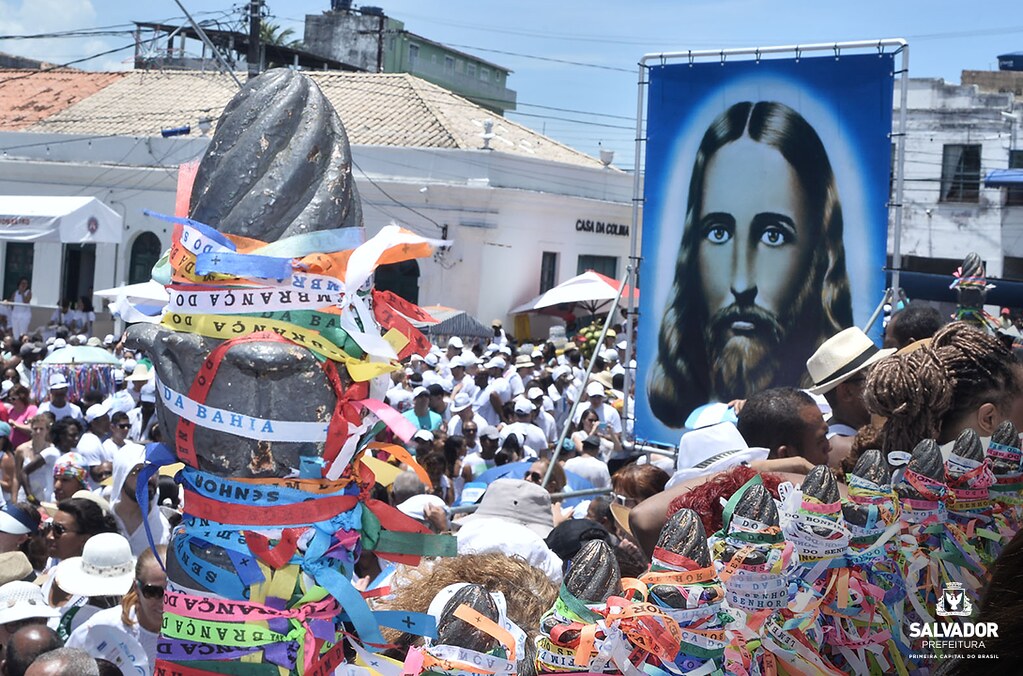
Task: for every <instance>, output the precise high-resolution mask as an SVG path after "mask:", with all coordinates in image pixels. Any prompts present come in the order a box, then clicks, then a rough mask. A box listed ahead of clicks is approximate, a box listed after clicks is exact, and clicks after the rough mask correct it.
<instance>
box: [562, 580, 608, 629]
mask: <svg viewBox="0 0 1023 676" xmlns="http://www.w3.org/2000/svg"><path fill="white" fill-rule="evenodd" d="M557 605H560V606H561V607H560V608H558V612H559V613H560V614H562V615H564V616H565V617H567V618H569V619H572V620H576V621H578V622H582V623H583V624H594V623H595V622H597V621H598V620H600V619H601V617H600V615H598V614H597V613H595V612H593V611H592V610H590V609H589V608H587V607H586V604H585V603H583V602H582V601H581V600H579V599H578V598H576V597H575V595H574V594H572V592H570V591H568V587H566V586H565V583H564V582H562V583H561V590H560V591H558V602H557Z"/></svg>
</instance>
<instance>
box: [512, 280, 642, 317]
mask: <svg viewBox="0 0 1023 676" xmlns="http://www.w3.org/2000/svg"><path fill="white" fill-rule="evenodd" d="M622 284H623V282H619V281H618V280H615V279H611V278H610V277H607V276H605V275H602V274H600V273H599V272H594V271H593V270H587V271H586V272H584V273H582V274H581V275H576V276H575V277H573V278H572V279H569V280H567V281H564V282H562V283H561V284H558V285H557V286H555V287H554V288H552V289H549V290H547V291H545V292H544V293H542V294H540V295H539V296H537V297H536V298H534V299H533V300H531V301H529V302H528V303H523V304H522V305H519V306H518V307H516V308H515V309H513V310H512V311H511V314H513V315H514V314H519V313H522V312H530V311H532V310H541V309H543V308H545V307H551V306H553V305H561V304H563V303H581V304H584V305H587V306H589V307H591V308H594V309H595V308H596V307H597V306H598V305H600V304H602V303H605V302H608V301H612V300H614V299H615V298H616V297H617V296H618V289H620V288H621V285H622ZM629 291H630V290H629V289H626V290H625V293H626V294H628V293H629ZM631 292H632V294H633V299H634V300H638V299H639V290H638V289H632V290H631Z"/></svg>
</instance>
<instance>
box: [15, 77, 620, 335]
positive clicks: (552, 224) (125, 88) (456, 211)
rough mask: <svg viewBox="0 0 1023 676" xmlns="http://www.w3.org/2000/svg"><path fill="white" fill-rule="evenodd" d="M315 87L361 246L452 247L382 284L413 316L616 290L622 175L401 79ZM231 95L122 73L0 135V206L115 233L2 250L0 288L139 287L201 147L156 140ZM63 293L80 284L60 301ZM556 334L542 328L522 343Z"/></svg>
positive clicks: (484, 310) (225, 89)
mask: <svg viewBox="0 0 1023 676" xmlns="http://www.w3.org/2000/svg"><path fill="white" fill-rule="evenodd" d="M312 76H313V77H314V79H316V81H317V83H318V84H319V85H320V87H321V89H322V90H323V91H324V93H325V94H326V95H327V97H328V98H330V99H331V101H332V102H333V103H334V104H335V106H336V107H337V109H338V111H339V113H340V115H341V118H342V120H343V121H344V123H345V125H346V128H347V130H348V134H349V138H350V139H351V141H352V157H353V164H354V167H353V173H354V177H355V181H356V184H357V185H358V188H359V192H360V195H361V198H362V203H363V213H364V219H365V226H366V230H367V236H372V235H373V234H374V233H375V232H377V231H379V229H380V228H382V227H383V226H384V225H386V224H389V223H392V222H395V223H398V224H400V225H402V226H404V227H408V228H410V229H412V230H414V231H416V232H419V233H421V234H423V235H425V236H429V237H433V238H445V239H450V240H451V241H452V242H453V243H452V245H451V247H450V248H447V249H444V250H442V251H439V252H438V253H437V254H436V255H435V256H434V257H433V258H431V259H428V260H420V261H417V263H416V264H415V265H413V266H405V267H404V268H403V269H401V270H396V271H395V270H391V271H386V272H385V273H384V274H385V275H390V279H389V280H388V282H387V283H391V284H394V283H397V284H404V285H405V288H406V289H409V291H410V293H409V294H408V295H410V296H412V298H413V300H415V301H416V302H418V303H420V304H421V305H435V304H439V305H445V306H449V307H455V308H458V309H462V310H466V311H467V312H469V313H470V314H473V315H475V316H477V317H478V318H480V319H481V320H482V321H484V322H487V321H489V320H490V319H493V318H501V319H503V320H505V321H507V320H508V311H509V310H510V309H511V308H513V307H515V306H516V305H519V304H521V303H523V302H525V301H527V300H529V299H530V298H532V297H534V296H536V295H538V294H539V293H540V292H541V290H543V289H545V286H544V285H545V284H546V285H547V286H550V285H552V284H556V283H558V282H561V281H564V280H566V279H568V278H569V277H572V276H574V275H576V274H578V272H581V271H583V270H585V269H587V268H594V269H598V270H599V271H601V272H604V273H605V274H609V275H611V276H617V277H619V278H621V277H623V276H624V274H625V266H626V264H627V257H628V253H629V237H628V234H629V224H630V221H631V199H632V178H631V176H629V175H628V174H626V173H624V172H621V171H619V170H617V169H614V168H613V167H606V166H604V165H603V164H602V163H601V162H600V161H599V160H598V159H595V158H592V157H589V156H587V155H584V154H582V153H579V152H577V151H574V150H572V149H570V148H567V147H565V146H561V145H560V144H557V143H556V142H554V141H552V140H550V139H547V138H546V137H543V136H540V135H539V134H536V133H535V132H533V131H532V130H529V129H528V128H525V127H522V126H521V125H517V124H516V123H513V122H509V121H507V120H504V119H502V118H496V119H494V117H495V116H493V114H492V113H490V112H489V111H486V110H483V109H482V108H480V107H478V106H475V105H473V104H471V103H469V102H467V101H465V100H463V99H461V98H459V97H456V96H454V95H453V94H451V93H449V92H446V91H445V90H442V89H440V88H439V87H435V86H433V85H430V84H429V83H425V82H423V81H421V80H418V79H417V78H413V77H412V76H409V75H370V74H341V73H315V74H312ZM235 91H237V90H236V88H234V87H233V85H231V84H230V83H229V81H228V78H227V76H223V75H219V74H211V73H195V72H186V71H183V72H173V73H164V74H145V75H143V74H140V73H130V74H128V75H126V76H124V77H123V78H119V79H117V80H115V81H114V84H112V85H110V86H108V87H106V88H104V89H102V90H100V91H99V92H97V93H95V94H93V95H92V96H89V97H87V98H85V99H83V100H82V101H79V102H78V103H76V104H75V105H73V106H70V107H69V108H67V109H65V110H63V111H60V112H57V113H55V114H52V115H50V116H48V117H47V118H46V119H43V120H40V121H38V122H36V123H35V124H33V125H31V126H29V127H27V128H24V129H18V130H7V131H4V130H0V194H6V195H87V196H93V197H97V198H99V199H100V200H101V201H103V202H104V203H105V204H107V205H108V206H110V207H111V208H113V209H115V210H116V211H118V212H119V213H120V214H121V215H122V216H123V218H124V223H125V225H124V228H125V233H124V241H123V244H121V245H112V244H111V245H102V244H100V245H93V246H91V247H90V246H89V245H86V247H81V246H80V245H72V244H65V245H61V244H48V243H37V244H28V245H21V244H18V245H15V244H12V243H2V242H0V261H2V262H3V263H4V268H5V276H6V271H11V274H15V273H14V270H17V271H18V273H17V274H26V273H27V276H29V277H30V278H31V280H32V288H33V292H34V298H35V300H34V302H35V303H38V304H41V305H49V306H52V305H54V304H56V303H57V301H58V299H59V298H61V297H62V296H65V295H68V294H69V293H70V294H72V295H85V294H89V293H90V292H91V291H95V290H99V289H103V288H107V287H113V286H118V285H121V284H127V283H132V282H137V281H145V280H147V279H148V278H149V275H148V272H149V270H150V269H151V267H152V264H153V263H154V262H155V260H156V258H157V257H158V256H159V255H160V253H162V252H163V251H165V250H166V249H167V248H168V247H169V246H170V243H171V236H172V226H170V225H169V224H168V223H166V222H163V221H160V220H157V219H154V218H151V217H148V216H145V215H144V213H143V211H144V210H146V209H149V210H152V211H156V212H161V213H167V214H170V213H174V209H175V198H176V193H177V185H178V167H179V166H180V165H181V164H183V163H186V162H191V161H196V160H198V159H200V158H201V157H202V155H203V153H204V152H205V149H206V146H207V145H208V143H209V136H208V135H207V136H179V137H170V138H163V137H162V136H160V133H159V130H160V129H162V128H169V127H179V126H181V125H182V124H188V123H193V124H194V120H195V118H198V117H201V116H212V117H214V118H216V117H217V116H219V113H220V111H221V110H222V109H223V107H224V106H225V105H226V104H227V102H228V100H229V99H230V97H231V96H232V95H233V94H234V92H235ZM186 92H187V93H188V95H186V94H185V93H186ZM196 101H199V102H200V103H199V104H196V103H195V102H196ZM430 111H432V112H433V117H431V116H430V114H431V113H430ZM597 224H600V225H601V226H602V227H599V228H598V227H597ZM609 224H610V225H613V226H614V227H610V226H609ZM83 266H86V267H88V266H91V268H92V270H93V274H92V276H91V277H89V278H83V275H82V273H81V270H82V269H83ZM69 279H81V282H80V283H79V282H76V283H75V285H74V286H75V288H74V289H70V287H69ZM382 281H383V280H382ZM97 300H98V299H97ZM40 312H43V311H42V310H41V311H40ZM45 314H46V316H48V315H49V311H45ZM41 316H42V315H41V314H40V317H41ZM40 321H43V320H41V319H39V317H37V318H36V321H35V323H39V322H40ZM555 322H556V320H554V319H552V318H538V319H537V320H536V321H534V322H533V324H532V327H531V333H532V335H533V336H535V337H543V336H546V331H547V327H548V326H549V325H550V324H553V323H555Z"/></svg>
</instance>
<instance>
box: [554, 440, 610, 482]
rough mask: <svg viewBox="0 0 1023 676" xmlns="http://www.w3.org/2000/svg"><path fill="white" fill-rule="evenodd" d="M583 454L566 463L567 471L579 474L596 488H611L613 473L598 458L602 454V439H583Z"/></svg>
mask: <svg viewBox="0 0 1023 676" xmlns="http://www.w3.org/2000/svg"><path fill="white" fill-rule="evenodd" d="M582 448H583V452H582V454H580V455H578V456H576V457H574V458H569V459H568V460H566V461H565V471H566V472H572V473H573V474H578V475H579V476H581V477H582V478H583V479H586V480H587V481H589V482H590V483H591V484H593V487H594V488H610V487H611V473H610V472H609V471H608V469H607V463H605V462H604V461H603V460H601V459H600V458H598V457H597V455H598V454H599V453H600V439H599V438H598V437H596V436H594V435H592V434H591V435H590V436H588V437H586V438H585V439H583V443H582Z"/></svg>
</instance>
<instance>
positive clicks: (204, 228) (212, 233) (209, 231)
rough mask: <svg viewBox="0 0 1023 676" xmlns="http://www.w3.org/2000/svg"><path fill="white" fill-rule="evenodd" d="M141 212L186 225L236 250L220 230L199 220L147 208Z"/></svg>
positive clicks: (223, 245)
mask: <svg viewBox="0 0 1023 676" xmlns="http://www.w3.org/2000/svg"><path fill="white" fill-rule="evenodd" d="M142 213H144V214H145V215H146V216H150V217H152V218H158V219H160V220H161V221H167V222H168V223H176V224H178V225H187V226H189V227H192V228H195V229H196V230H198V231H199V232H200V233H202V236H203V237H205V238H207V239H211V240H213V241H214V242H216V243H217V244H219V245H220V246H222V247H226V248H228V249H230V250H231V251H237V250H238V247H236V246H235V245H234V242H232V241H231V240H229V239H228V238H227V237H224V236H223V235H222V234H220V232H218V231H217V230H214V229H213V228H211V227H210V226H208V225H206V224H205V223H200V222H199V221H193V220H192V219H191V218H181V217H180V216H168V215H167V214H161V213H159V212H156V211H150V210H149V209H145V210H143V212H142Z"/></svg>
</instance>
